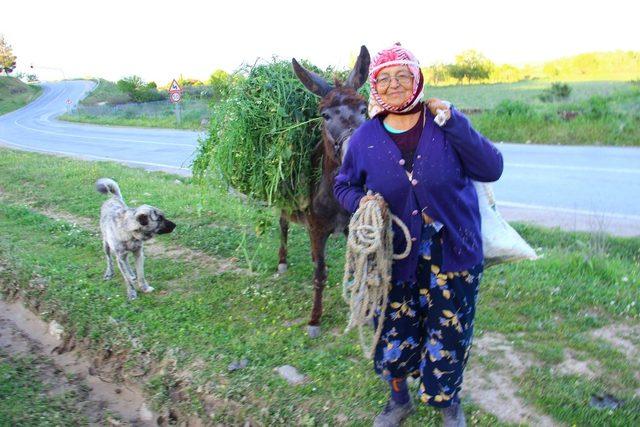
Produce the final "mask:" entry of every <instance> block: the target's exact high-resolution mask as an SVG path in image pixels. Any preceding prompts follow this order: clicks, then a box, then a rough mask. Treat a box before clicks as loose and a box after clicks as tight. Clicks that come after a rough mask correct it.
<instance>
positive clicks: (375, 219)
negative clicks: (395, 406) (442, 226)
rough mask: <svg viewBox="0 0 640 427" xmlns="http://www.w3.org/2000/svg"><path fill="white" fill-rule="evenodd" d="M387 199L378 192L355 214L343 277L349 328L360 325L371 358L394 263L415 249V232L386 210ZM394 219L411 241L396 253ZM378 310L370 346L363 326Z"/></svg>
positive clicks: (362, 337)
mask: <svg viewBox="0 0 640 427" xmlns="http://www.w3.org/2000/svg"><path fill="white" fill-rule="evenodd" d="M369 194H370V193H369ZM383 201H384V200H383V199H382V197H381V196H380V195H376V196H375V199H371V200H368V201H367V202H365V203H364V204H363V205H362V206H360V207H359V208H358V210H357V211H356V212H355V213H354V214H353V216H352V217H351V221H350V222H349V236H348V238H347V251H346V262H345V266H344V277H343V279H342V296H343V298H344V299H345V301H346V302H347V303H348V304H349V310H350V316H349V323H348V324H347V327H346V329H345V332H348V331H350V330H351V329H353V328H354V327H357V328H358V332H359V336H360V346H361V347H362V351H363V352H364V355H365V357H367V358H369V359H371V358H372V357H373V353H374V351H375V348H376V345H377V344H378V340H379V339H380V335H381V334H382V327H383V325H384V319H385V311H386V308H387V303H388V300H389V290H390V289H391V264H392V262H393V260H394V259H403V258H406V257H407V256H408V255H409V253H410V252H411V235H410V233H409V230H408V228H407V226H406V225H405V224H404V222H402V220H401V219H400V218H398V217H397V216H395V215H393V214H391V212H389V211H387V212H383V209H382V208H381V207H380V205H381V202H383ZM392 221H393V222H395V223H396V224H398V227H400V229H401V230H402V232H403V233H404V236H405V240H406V242H407V247H406V248H405V250H404V252H403V253H401V254H394V253H393V232H392V227H391V226H392ZM377 312H379V313H380V314H379V316H378V325H377V328H376V331H375V333H374V337H373V342H372V344H371V347H370V348H367V345H366V342H365V337H364V331H363V327H364V326H368V325H370V324H371V323H372V322H373V317H374V315H376V313H377Z"/></svg>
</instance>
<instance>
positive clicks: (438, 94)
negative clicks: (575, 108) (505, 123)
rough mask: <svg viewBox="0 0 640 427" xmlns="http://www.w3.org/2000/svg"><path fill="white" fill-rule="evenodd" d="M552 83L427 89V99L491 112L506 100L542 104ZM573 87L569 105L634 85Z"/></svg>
mask: <svg viewBox="0 0 640 427" xmlns="http://www.w3.org/2000/svg"><path fill="white" fill-rule="evenodd" d="M551 83H552V82H550V81H545V80H524V81H521V82H516V83H495V84H472V85H452V86H429V85H427V86H426V87H425V91H424V93H425V96H426V97H427V98H440V99H446V100H448V101H451V102H452V103H453V104H454V105H455V106H457V107H458V108H463V109H482V110H488V109H492V108H495V107H497V106H498V104H500V103H501V102H503V101H505V100H509V101H521V102H524V103H527V104H542V102H541V101H540V100H539V99H538V95H540V94H541V93H542V92H543V91H544V90H545V89H547V88H549V87H550V86H551ZM565 83H567V84H568V85H569V86H571V89H572V91H571V96H570V97H569V98H568V99H567V100H566V102H576V101H584V100H588V99H589V98H591V97H592V96H609V95H613V94H614V93H616V92H621V91H628V90H631V89H632V88H633V86H634V85H633V83H630V82H619V81H593V82H572V81H567V82H565Z"/></svg>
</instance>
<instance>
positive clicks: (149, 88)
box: [116, 76, 166, 102]
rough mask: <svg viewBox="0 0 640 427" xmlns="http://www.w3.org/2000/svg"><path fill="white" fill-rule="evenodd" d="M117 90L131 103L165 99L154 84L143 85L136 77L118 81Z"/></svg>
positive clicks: (140, 79)
mask: <svg viewBox="0 0 640 427" xmlns="http://www.w3.org/2000/svg"><path fill="white" fill-rule="evenodd" d="M116 85H117V86H118V89H120V90H121V91H122V92H124V93H126V94H127V95H129V97H130V98H131V100H132V101H133V102H151V101H161V100H163V99H166V96H165V94H163V93H160V92H158V89H157V86H156V84H155V83H154V82H151V83H145V82H144V81H143V80H142V78H140V77H138V76H129V77H125V78H124V79H120V80H118V83H116Z"/></svg>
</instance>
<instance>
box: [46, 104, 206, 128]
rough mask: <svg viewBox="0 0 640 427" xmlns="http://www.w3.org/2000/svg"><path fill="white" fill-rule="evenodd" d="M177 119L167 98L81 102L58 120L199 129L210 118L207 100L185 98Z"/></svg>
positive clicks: (111, 124)
mask: <svg viewBox="0 0 640 427" xmlns="http://www.w3.org/2000/svg"><path fill="white" fill-rule="evenodd" d="M180 108H181V113H180V123H179V124H178V122H177V118H176V113H175V107H174V105H173V104H171V103H170V102H169V101H156V102H143V103H128V104H122V105H115V106H112V105H93V106H83V105H80V106H78V108H77V109H76V110H74V111H73V112H72V113H67V114H63V115H61V116H59V117H58V119H60V120H64V121H68V122H75V123H92V124H98V125H107V126H134V127H150V128H167V129H189V130H199V129H200V128H201V127H202V120H203V119H206V120H208V119H209V115H210V113H209V105H208V102H207V101H204V100H199V99H184V100H183V101H182V102H181V103H180Z"/></svg>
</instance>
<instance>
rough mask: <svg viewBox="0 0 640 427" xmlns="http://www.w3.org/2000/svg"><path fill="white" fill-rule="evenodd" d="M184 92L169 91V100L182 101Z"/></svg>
mask: <svg viewBox="0 0 640 427" xmlns="http://www.w3.org/2000/svg"><path fill="white" fill-rule="evenodd" d="M181 99H182V94H181V93H180V92H169V100H170V101H171V102H174V103H175V102H180V100H181Z"/></svg>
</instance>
